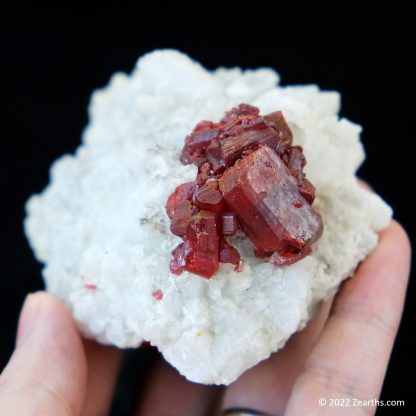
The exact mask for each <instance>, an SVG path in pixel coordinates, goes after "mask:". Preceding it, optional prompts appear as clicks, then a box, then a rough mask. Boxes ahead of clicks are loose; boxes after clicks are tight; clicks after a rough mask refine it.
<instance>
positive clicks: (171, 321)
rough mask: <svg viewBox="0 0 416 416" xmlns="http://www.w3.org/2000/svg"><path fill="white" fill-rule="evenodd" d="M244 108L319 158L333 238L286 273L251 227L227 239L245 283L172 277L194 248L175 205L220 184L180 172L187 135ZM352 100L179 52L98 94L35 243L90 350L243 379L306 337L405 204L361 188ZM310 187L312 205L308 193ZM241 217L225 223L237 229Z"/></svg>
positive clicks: (145, 63) (191, 373)
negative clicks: (143, 352) (252, 236)
mask: <svg viewBox="0 0 416 416" xmlns="http://www.w3.org/2000/svg"><path fill="white" fill-rule="evenodd" d="M57 88H58V89H57V97H58V96H59V85H58V86H57ZM63 99H65V98H63ZM241 102H247V103H249V104H252V105H255V106H256V107H258V108H259V109H260V110H261V114H268V113H270V112H273V111H275V110H276V109H280V110H281V111H282V113H283V114H284V116H285V118H286V120H287V122H288V123H287V124H288V125H289V126H290V130H291V132H292V134H293V145H300V146H302V148H303V151H304V154H305V156H306V158H307V160H308V164H307V165H306V166H305V172H306V174H307V178H308V179H309V180H310V181H311V182H312V183H313V184H314V185H315V186H316V189H317V193H316V196H317V197H316V200H315V201H314V202H313V206H314V207H316V210H318V211H319V212H320V213H321V215H322V220H323V222H324V227H325V231H324V232H323V234H322V236H321V237H320V238H319V239H318V240H317V242H316V243H315V244H314V246H315V247H314V250H313V251H312V252H311V253H310V255H308V256H306V257H305V258H303V259H302V260H301V261H298V262H296V263H294V264H292V265H290V266H287V267H275V266H274V265H273V264H271V263H270V262H265V261H262V260H261V259H259V258H256V257H255V255H254V251H253V247H252V243H251V242H250V240H249V239H248V238H240V237H242V236H241V235H240V231H239V232H238V233H237V235H236V236H234V237H229V236H226V238H227V239H228V240H229V242H230V243H231V244H232V245H233V246H234V248H235V249H236V250H238V251H239V252H240V253H241V256H242V257H243V258H244V267H243V269H242V271H241V272H240V273H238V274H237V273H235V272H234V270H233V267H220V269H219V270H218V272H217V273H216V274H215V278H213V279H203V278H200V277H199V276H198V275H195V274H192V273H189V274H185V273H183V274H182V275H181V276H177V277H176V278H174V279H173V278H172V274H171V273H170V272H169V266H168V265H169V261H170V259H171V251H172V248H173V247H174V246H175V245H176V244H178V242H179V240H180V239H181V237H178V236H176V235H175V234H173V233H172V232H171V231H170V230H169V226H170V221H169V218H168V217H167V216H166V212H165V204H166V201H167V199H168V197H169V195H170V194H171V193H172V191H173V190H174V189H175V188H176V187H177V186H178V185H180V184H183V183H188V182H194V181H195V177H196V175H197V170H198V169H199V170H200V172H199V175H198V176H199V177H198V178H197V180H198V181H199V180H200V178H203V177H204V175H205V178H204V179H201V180H206V179H208V178H209V177H212V176H215V175H214V173H212V172H210V170H212V169H209V165H208V164H207V165H206V166H201V167H200V168H197V167H196V166H195V165H193V164H190V165H183V164H182V163H178V154H179V153H180V152H181V149H182V147H183V138H184V137H185V136H186V135H187V134H188V133H189V132H191V131H192V128H193V127H194V125H195V124H196V123H197V122H198V121H199V120H220V119H221V117H222V115H223V114H224V111H226V110H227V109H229V108H231V107H233V106H235V105H238V104H239V103H241ZM339 104H340V96H339V94H338V93H337V92H335V91H323V90H320V89H319V88H318V87H317V86H315V85H289V86H281V85H279V76H278V74H277V73H276V72H275V71H274V70H271V69H266V68H261V69H256V70H242V69H240V68H233V69H225V68H220V69H217V70H214V71H208V70H206V69H204V68H203V67H202V66H201V65H199V64H198V63H197V62H195V61H193V60H191V59H190V58H189V57H187V56H186V55H184V54H181V53H179V52H177V51H172V50H164V51H155V52H153V53H150V54H147V55H146V56H144V57H142V58H141V59H140V60H139V61H138V63H137V65H136V66H135V67H134V69H133V71H132V73H131V74H125V73H121V72H118V73H116V74H114V76H112V77H111V80H110V82H109V84H108V85H107V86H106V87H105V88H103V89H100V90H99V91H95V92H94V94H93V95H92V98H91V102H90V107H89V111H88V114H89V121H88V126H87V128H86V129H85V131H84V133H83V135H82V142H81V143H80V146H79V148H78V149H77V151H76V152H74V153H73V154H71V155H64V156H62V157H61V158H59V160H57V161H55V162H54V164H53V166H52V169H51V174H50V183H49V184H48V186H47V187H45V189H44V190H43V191H42V192H41V193H39V194H37V195H33V196H32V197H31V198H30V200H29V202H28V204H27V206H26V210H27V211H26V212H27V216H26V219H25V233H26V235H27V236H28V239H29V242H30V245H31V247H32V248H33V250H34V253H35V255H36V258H37V259H38V260H39V261H40V262H42V276H43V278H44V280H45V284H46V288H47V290H48V291H49V292H51V293H53V294H55V295H56V296H58V297H59V298H60V299H62V300H63V301H64V302H65V304H66V305H67V306H68V309H69V310H70V311H71V313H72V315H73V317H74V319H75V321H76V322H77V324H78V326H79V328H80V329H81V330H82V332H83V334H84V335H85V336H87V337H88V338H91V339H95V340H97V341H99V342H100V343H103V344H111V345H117V346H118V347H120V348H136V347H139V346H140V345H142V342H143V340H147V341H150V342H151V345H153V346H157V348H158V349H159V351H160V352H161V353H162V354H163V356H164V358H165V359H166V360H167V361H168V362H169V363H170V364H171V365H172V366H174V367H175V368H176V369H177V370H178V371H179V372H180V373H181V374H183V375H184V376H185V377H186V378H188V379H189V380H191V381H193V382H198V383H204V384H226V385H228V384H230V383H232V382H233V381H234V380H236V379H237V378H238V377H239V376H240V375H241V374H242V373H243V372H244V371H246V370H247V369H249V368H250V367H253V366H254V365H256V364H258V363H259V362H260V361H261V360H264V359H266V358H267V357H269V356H270V354H271V353H272V352H274V351H277V350H279V349H280V348H282V347H283V346H284V345H285V343H286V341H287V340H288V339H289V338H290V336H291V335H292V334H293V333H294V332H296V331H297V330H299V329H301V328H303V327H304V326H305V325H306V323H307V322H308V321H309V319H311V318H312V317H313V316H314V313H315V312H316V311H317V310H318V309H317V307H318V305H319V304H320V303H321V301H322V300H323V299H325V298H327V297H329V296H332V295H333V294H334V293H335V292H336V291H337V289H338V287H339V285H340V284H341V282H342V281H343V280H344V279H346V278H347V277H348V276H351V275H352V274H353V273H354V270H355V269H356V267H357V265H358V264H359V262H361V261H362V260H363V259H364V258H365V257H366V256H367V255H368V254H369V253H370V252H371V251H372V250H373V249H374V248H375V247H376V245H377V232H378V231H380V230H381V229H383V228H384V227H386V225H387V224H388V223H389V221H390V218H391V214H392V211H391V208H390V207H389V206H388V205H387V204H386V203H385V202H384V201H383V200H382V199H381V198H380V197H379V196H378V195H376V194H375V193H373V192H368V191H367V190H365V189H362V188H361V187H360V186H359V185H358V182H357V180H356V177H355V173H356V170H357V169H358V167H359V166H360V165H361V163H362V162H363V160H364V151H363V146H362V144H361V142H360V131H361V127H360V126H359V125H357V124H355V123H353V122H351V121H349V120H347V119H345V118H344V117H340V116H339ZM246 115H247V114H246ZM278 121H279V120H276V121H275V122H276V123H277V122H278ZM57 134H59V130H57ZM284 162H285V163H286V161H284ZM193 185H195V184H191V185H189V186H187V187H185V188H182V189H181V192H178V194H177V195H175V198H173V199H172V200H170V201H169V202H170V204H169V206H170V208H169V209H168V212H169V213H170V216H172V215H173V212H174V210H175V208H176V205H177V203H176V202H175V200H176V199H177V198H178V199H182V200H184V199H185V200H188V201H190V202H192V196H191V195H190V194H193V192H192V186H193ZM300 191H301V192H305V194H302V195H303V197H304V198H305V199H306V196H308V195H309V196H312V195H313V188H311V187H309V186H308V182H306V181H303V182H302V187H301V188H300ZM294 204H297V202H296V201H294ZM232 212H233V211H231V210H227V211H226V212H225V213H224V214H223V216H224V217H223V218H228V220H227V219H223V220H222V223H223V224H225V222H226V221H230V224H231V228H230V230H231V231H230V232H233V231H232V230H233V229H235V227H236V226H237V224H236V223H235V222H234V219H230V217H226V216H227V215H228V213H232ZM225 229H226V227H225V226H223V234H225ZM227 229H228V227H227ZM241 229H242V226H241V225H240V230H241ZM219 247H220V250H221V251H220V254H219V257H220V261H224V260H223V259H224V258H228V259H230V260H232V261H233V262H234V264H235V258H232V256H233V254H232V250H227V247H226V246H223V245H222V240H221V236H219ZM274 257H275V258H274V259H273V261H278V260H279V259H278V257H277V255H275V256H274ZM269 261H272V259H270V260H269ZM86 285H88V286H86ZM159 290H160V295H162V294H163V297H162V296H159V295H157V291H159ZM155 292H156V293H155ZM159 297H162V299H160V300H159V299H158V298H159Z"/></svg>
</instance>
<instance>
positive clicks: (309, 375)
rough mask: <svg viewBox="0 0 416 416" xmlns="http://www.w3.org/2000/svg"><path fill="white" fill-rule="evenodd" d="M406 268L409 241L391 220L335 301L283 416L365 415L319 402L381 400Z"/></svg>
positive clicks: (395, 331)
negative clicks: (308, 415) (320, 400)
mask: <svg viewBox="0 0 416 416" xmlns="http://www.w3.org/2000/svg"><path fill="white" fill-rule="evenodd" d="M409 269H410V244H409V240H408V238H407V236H406V234H405V232H404V231H403V229H402V228H401V227H400V226H399V225H398V224H397V223H396V222H392V224H391V225H390V226H389V227H388V229H386V230H385V231H383V232H382V233H381V237H380V242H379V245H378V247H377V249H376V250H375V251H374V252H373V253H372V254H371V255H370V256H369V257H368V259H367V260H366V261H365V262H364V263H363V264H362V265H361V266H360V268H359V270H358V272H357V274H356V276H355V277H353V278H352V279H350V280H349V281H348V282H347V283H346V284H345V285H344V287H343V289H342V291H341V292H340V294H339V296H338V297H337V299H336V300H335V301H334V305H333V309H332V311H331V315H330V317H329V318H328V321H327V323H326V326H325V328H324V330H323V331H322V334H321V337H320V339H319V341H318V342H317V344H316V346H315V348H314V350H313V351H312V353H311V356H310V357H309V359H308V360H307V362H306V365H305V369H304V372H303V373H302V374H301V375H300V377H299V378H298V380H297V381H296V383H295V386H294V389H293V391H292V394H291V396H290V399H289V402H288V406H287V409H286V413H285V414H286V415H289V416H290V415H299V414H310V415H314V414H317V415H318V414H319V415H325V414H331V415H338V414H342V415H344V414H360V412H361V413H367V414H368V412H369V409H368V408H367V409H365V408H361V409H360V408H357V407H322V406H319V403H318V400H319V398H324V399H326V400H327V401H329V400H330V399H345V400H348V401H350V402H351V403H352V402H353V401H354V400H355V399H358V400H372V399H377V398H378V397H379V395H380V391H381V387H382V383H383V380H384V376H385V372H386V368H387V364H388V360H389V357H390V354H391V349H392V346H393V342H394V338H395V335H396V333H397V329H398V326H399V323H400V318H401V314H402V310H403V304H404V299H405V293H406V288H407V282H408V276H409ZM370 411H373V412H374V411H375V408H373V409H370ZM305 412H306V413H305Z"/></svg>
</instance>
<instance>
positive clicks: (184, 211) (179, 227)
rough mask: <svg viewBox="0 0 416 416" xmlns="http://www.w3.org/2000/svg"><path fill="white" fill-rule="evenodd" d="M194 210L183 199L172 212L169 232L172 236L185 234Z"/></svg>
mask: <svg viewBox="0 0 416 416" xmlns="http://www.w3.org/2000/svg"><path fill="white" fill-rule="evenodd" d="M194 208H195V207H194V206H193V205H192V204H191V202H190V201H188V200H186V199H185V200H184V201H182V203H181V204H180V205H179V206H178V207H177V208H176V209H175V210H174V213H173V216H172V219H171V223H170V231H171V232H172V233H173V234H175V235H177V236H179V237H182V236H183V235H185V234H186V229H187V228H188V224H189V220H190V219H191V217H192V215H193V213H194Z"/></svg>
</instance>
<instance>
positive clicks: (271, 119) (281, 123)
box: [264, 111, 293, 154]
mask: <svg viewBox="0 0 416 416" xmlns="http://www.w3.org/2000/svg"><path fill="white" fill-rule="evenodd" d="M264 120H265V121H266V123H267V124H268V125H269V126H271V127H272V128H273V129H274V130H276V132H277V133H278V134H279V144H278V145H277V147H276V148H275V149H274V150H276V152H277V153H279V154H282V153H284V152H285V151H286V150H287V149H289V148H290V146H291V145H292V140H293V135H292V131H291V130H290V128H289V126H288V125H287V123H286V120H285V118H284V116H283V113H282V112H281V111H275V112H274V113H270V114H267V116H264Z"/></svg>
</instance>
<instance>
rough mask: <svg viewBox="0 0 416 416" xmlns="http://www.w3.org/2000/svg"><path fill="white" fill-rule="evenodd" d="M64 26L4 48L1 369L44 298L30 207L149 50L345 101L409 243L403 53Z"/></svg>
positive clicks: (391, 384)
mask: <svg viewBox="0 0 416 416" xmlns="http://www.w3.org/2000/svg"><path fill="white" fill-rule="evenodd" d="M63 20H64V21H63V22H61V21H60V20H59V18H58V20H55V21H54V24H51V25H50V26H49V27H47V26H44V27H42V28H36V29H35V28H30V27H29V28H28V29H27V30H26V31H15V30H9V31H6V32H5V33H4V34H3V35H2V38H1V43H0V45H1V68H2V71H4V70H5V72H4V73H3V74H2V78H1V100H2V102H3V104H4V105H5V111H3V116H4V120H3V122H2V127H3V128H2V130H1V132H2V133H1V135H2V138H1V155H2V158H1V191H2V200H1V206H2V211H3V218H2V220H3V224H4V225H3V227H2V229H3V230H4V231H3V233H2V234H3V235H2V238H1V240H2V244H3V245H4V248H3V249H2V250H1V253H2V257H3V259H2V263H1V264H2V266H3V267H2V277H1V279H2V280H1V285H0V288H1V295H2V296H1V301H0V325H1V326H0V337H1V338H0V369H1V368H2V367H3V366H4V365H5V364H6V362H7V360H8V358H9V356H10V354H11V351H12V348H13V343H14V335H15V328H16V320H17V316H18V312H19V309H20V306H21V303H22V301H23V299H24V296H25V294H26V293H27V292H30V291H34V290H36V289H40V288H42V287H43V286H42V280H41V267H40V265H39V264H37V263H36V261H35V260H34V258H33V256H32V253H31V251H30V249H29V247H28V244H27V242H26V239H25V237H24V235H23V232H22V219H23V215H24V203H25V201H26V199H27V198H28V196H29V195H31V194H32V193H34V192H39V191H41V190H42V189H43V188H44V187H45V185H46V184H47V182H48V168H49V166H50V164H51V162H52V161H53V160H55V159H56V158H57V157H59V156H61V155H62V154H63V153H67V152H73V151H74V150H75V148H76V147H77V145H78V144H79V140H80V133H81V131H82V129H83V127H84V126H85V124H86V122H87V114H86V107H87V104H88V101H89V96H90V94H91V92H92V91H93V90H94V89H95V88H99V87H102V86H104V85H106V83H107V82H108V80H109V78H110V76H111V74H112V73H113V72H115V71H118V70H122V71H127V72H130V71H131V70H132V68H133V66H134V64H135V62H136V59H137V58H138V56H139V55H141V54H143V53H145V52H148V51H150V50H152V49H154V48H164V47H173V48H178V49H180V50H182V51H184V52H186V53H188V54H190V55H191V56H192V57H193V58H195V59H196V60H198V61H200V62H201V63H202V64H203V65H204V66H206V67H208V68H215V67H217V66H219V65H223V66H242V67H244V68H255V67H258V66H270V67H273V68H275V69H277V70H278V72H279V73H280V76H281V80H282V83H283V84H284V85H285V84H297V83H298V84H304V83H316V84H318V85H319V86H320V87H321V88H323V89H329V90H331V89H334V90H338V91H340V92H341V94H342V110H341V115H342V116H344V117H347V118H349V119H351V120H352V121H355V122H357V123H359V124H361V125H362V126H363V128H364V131H363V134H362V139H363V141H364V144H365V147H366V150H367V153H368V158H367V160H366V162H365V165H364V166H363V167H362V168H361V170H360V175H361V176H362V177H363V178H364V179H365V180H367V181H368V182H369V183H370V184H371V185H372V186H373V187H374V188H375V190H377V191H378V192H380V193H381V194H382V195H383V197H384V198H385V199H386V200H387V201H388V202H389V203H390V204H391V205H392V206H393V208H394V210H395V217H396V218H397V219H398V220H399V221H400V222H401V223H402V224H403V225H404V227H405V228H406V229H407V231H408V233H409V235H410V237H411V238H412V239H414V236H415V222H414V221H412V218H411V213H412V212H413V211H414V210H413V208H412V200H413V197H414V181H413V165H414V159H415V158H414V156H413V154H412V151H411V145H412V142H413V138H414V103H413V102H412V97H411V93H410V86H411V85H412V82H413V81H412V79H411V75H412V74H411V70H410V68H409V61H408V56H409V54H408V53H406V52H404V53H402V52H400V51H399V50H398V49H397V48H396V47H395V46H394V45H393V46H387V45H381V46H380V47H375V46H374V45H372V46H367V47H364V46H363V47H362V48H357V47H355V48H347V47H336V46H331V47H325V48H324V47H317V46H315V47H302V46H299V45H286V44H284V42H282V41H280V42H276V41H275V40H274V38H273V37H271V36H270V35H269V34H268V35H263V34H258V33H257V34H256V35H251V36H250V39H247V38H246V37H236V36H230V37H229V38H228V39H229V41H227V42H224V37H220V36H217V37H212V36H200V35H197V34H196V33H183V34H175V33H170V34H161V33H147V34H145V33H142V34H131V33H130V34H128V35H127V34H124V35H121V34H118V33H111V34H103V33H101V32H100V33H98V32H93V31H91V30H82V29H83V25H85V26H86V24H85V20H84V19H78V20H76V23H77V26H76V27H77V29H76V30H75V26H74V27H72V26H71V24H70V23H71V22H68V21H67V19H66V17H65V18H63ZM61 23H62V25H61ZM60 27H61V28H60ZM62 27H64V29H62ZM414 295H415V285H414V283H413V282H412V280H411V283H410V286H409V292H408V298H407V303H406V308H405V312H404V317H403V321H402V325H401V328H400V332H399V335H398V338H397V342H396V345H395V348H394V351H393V355H392V359H391V361H390V365H389V369H388V373H387V377H386V381H385V384H384V388H383V393H382V399H384V400H405V401H406V408H405V410H401V411H400V409H398V408H395V409H394V410H391V412H392V413H394V414H410V413H411V411H410V409H411V408H413V407H414V401H415V399H414V392H413V387H412V384H411V383H408V382H406V380H409V379H412V376H413V374H412V372H413V369H414V356H413V348H412V336H413V325H412V318H413V315H414V313H415V307H414V303H413V299H414ZM120 408H121V407H120ZM115 412H116V411H115ZM386 413H387V411H386V410H379V411H378V414H386Z"/></svg>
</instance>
